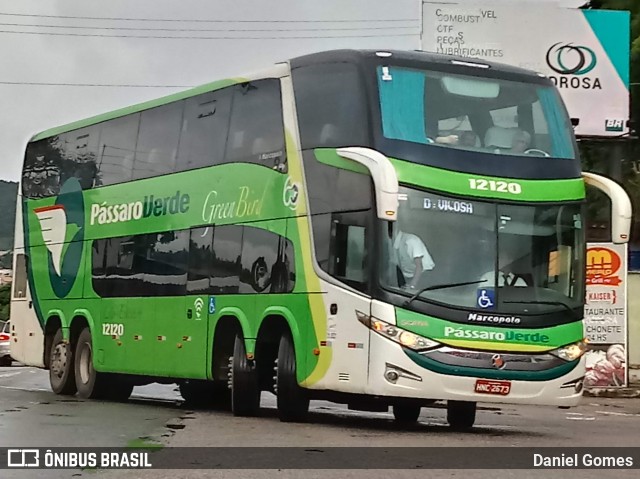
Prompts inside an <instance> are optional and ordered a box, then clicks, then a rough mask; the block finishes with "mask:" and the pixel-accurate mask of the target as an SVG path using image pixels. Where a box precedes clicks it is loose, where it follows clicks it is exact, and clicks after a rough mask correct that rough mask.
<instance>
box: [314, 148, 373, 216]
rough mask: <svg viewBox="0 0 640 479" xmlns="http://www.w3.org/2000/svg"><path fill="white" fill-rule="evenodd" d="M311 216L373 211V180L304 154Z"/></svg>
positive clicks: (367, 176)
mask: <svg viewBox="0 0 640 479" xmlns="http://www.w3.org/2000/svg"><path fill="white" fill-rule="evenodd" d="M303 158H304V168H305V176H306V177H307V191H308V195H309V204H310V206H311V214H313V215H315V214H321V213H329V212H336V211H353V210H364V209H368V208H370V207H371V195H372V190H371V177H370V176H369V175H365V174H361V173H355V172H353V171H349V170H342V169H340V168H336V167H333V166H329V165H325V164H324V163H320V162H319V161H318V160H317V159H316V158H315V154H314V153H313V152H312V151H306V152H304V153H303Z"/></svg>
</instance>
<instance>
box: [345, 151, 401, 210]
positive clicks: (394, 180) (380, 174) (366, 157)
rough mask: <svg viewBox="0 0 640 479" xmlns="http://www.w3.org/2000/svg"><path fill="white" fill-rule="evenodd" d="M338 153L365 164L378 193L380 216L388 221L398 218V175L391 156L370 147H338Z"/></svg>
mask: <svg viewBox="0 0 640 479" xmlns="http://www.w3.org/2000/svg"><path fill="white" fill-rule="evenodd" d="M337 152H338V155H340V156H341V157H343V158H347V159H349V160H353V161H355V162H357V163H360V164H361V165H363V166H365V167H366V168H367V169H368V170H369V173H371V178H372V179H373V185H374V188H375V194H376V206H377V213H378V218H379V219H381V220H387V221H396V220H397V219H398V187H399V186H398V176H397V175H396V169H395V168H394V167H393V165H392V164H391V162H390V161H389V158H387V157H386V156H384V155H383V154H382V153H380V152H379V151H375V150H372V149H370V148H361V147H349V148H338V151H337Z"/></svg>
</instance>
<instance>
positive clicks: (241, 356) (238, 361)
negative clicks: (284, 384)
mask: <svg viewBox="0 0 640 479" xmlns="http://www.w3.org/2000/svg"><path fill="white" fill-rule="evenodd" d="M230 362H231V368H230V372H231V374H230V377H229V380H230V383H231V410H232V411H233V415H234V416H257V415H258V412H259V411H260V387H259V386H258V371H257V370H256V364H255V362H254V361H251V360H249V359H247V350H246V348H245V346H244V339H243V338H242V336H241V335H240V334H237V335H236V339H235V343H234V345H233V356H232V357H231V358H230Z"/></svg>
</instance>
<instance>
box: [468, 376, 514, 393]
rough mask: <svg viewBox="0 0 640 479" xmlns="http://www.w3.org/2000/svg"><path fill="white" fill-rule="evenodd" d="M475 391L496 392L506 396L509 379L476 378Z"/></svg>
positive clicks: (508, 390)
mask: <svg viewBox="0 0 640 479" xmlns="http://www.w3.org/2000/svg"><path fill="white" fill-rule="evenodd" d="M476 392H477V393H480V394H497V395H498V396H506V395H507V394H509V393H510V392H511V381H491V380H489V379H478V380H476Z"/></svg>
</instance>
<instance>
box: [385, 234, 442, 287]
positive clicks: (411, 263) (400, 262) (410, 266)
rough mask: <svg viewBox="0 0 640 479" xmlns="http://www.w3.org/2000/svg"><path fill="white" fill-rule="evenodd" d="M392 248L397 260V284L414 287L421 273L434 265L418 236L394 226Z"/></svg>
mask: <svg viewBox="0 0 640 479" xmlns="http://www.w3.org/2000/svg"><path fill="white" fill-rule="evenodd" d="M393 249H394V251H395V255H396V261H397V273H398V286H400V287H401V288H406V289H416V287H417V286H418V283H419V281H420V277H421V276H422V273H423V272H424V271H429V270H432V269H433V268H434V267H435V263H434V262H433V259H432V258H431V255H430V254H429V251H428V250H427V247H426V246H425V244H424V242H423V241H422V240H421V239H420V237H419V236H417V235H414V234H411V233H405V232H404V231H402V230H400V228H395V229H394V237H393Z"/></svg>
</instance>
